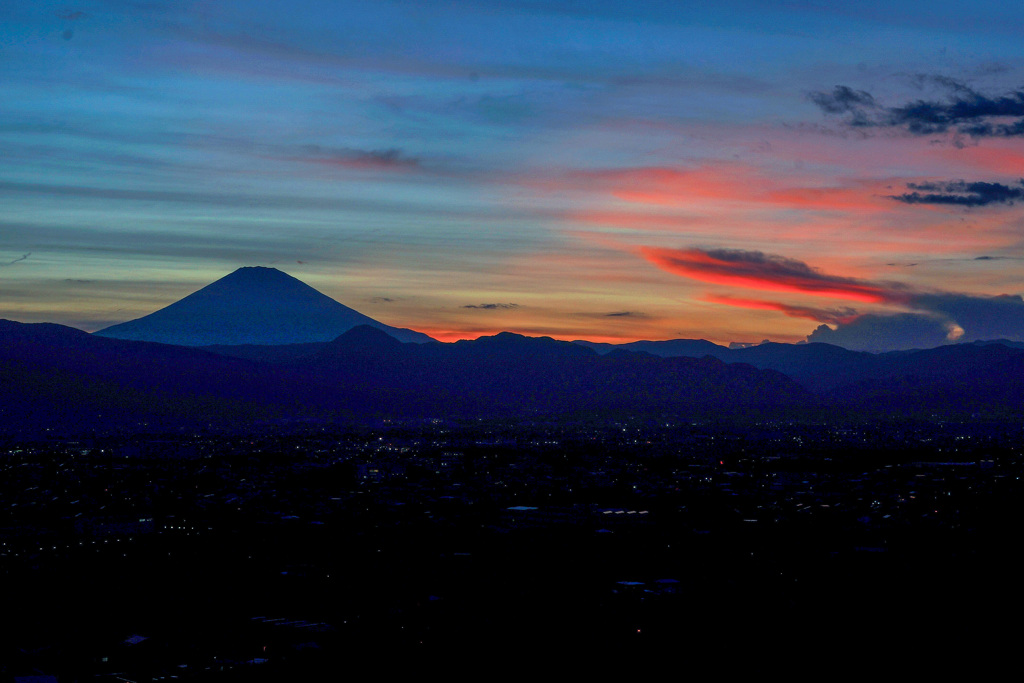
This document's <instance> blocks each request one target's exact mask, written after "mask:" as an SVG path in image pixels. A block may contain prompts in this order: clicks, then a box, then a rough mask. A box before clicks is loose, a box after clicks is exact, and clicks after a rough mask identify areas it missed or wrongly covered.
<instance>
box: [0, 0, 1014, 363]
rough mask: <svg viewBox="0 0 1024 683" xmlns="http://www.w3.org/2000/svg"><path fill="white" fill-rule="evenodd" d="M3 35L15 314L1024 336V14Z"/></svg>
mask: <svg viewBox="0 0 1024 683" xmlns="http://www.w3.org/2000/svg"><path fill="white" fill-rule="evenodd" d="M0 11H2V13H3V21H2V22H0V69H2V70H3V83H4V86H3V88H4V97H3V98H2V99H0V153H2V156H3V159H4V163H3V164H2V165H0V205H2V207H3V209H2V211H0V236H2V237H0V263H2V264H3V265H2V266H0V316H2V317H7V318H12V319H16V320H23V321H26V322H36V321H44V320H45V321H53V322H61V323H65V324H70V325H75V326H79V327H82V328H84V329H98V328H100V327H103V326H105V325H107V324H110V323H113V322H119V321H122V320H126V319H130V318H134V317H138V316H140V315H144V314H146V313H148V312H151V311H152V310H155V309H156V308H159V307H161V306H164V305H166V304H168V303H171V302H172V301H174V300H176V299H178V298H180V297H182V296H184V295H186V294H188V293H190V292H192V291H194V290H195V289H198V288H199V287H201V286H203V285H204V284H206V283H208V282H210V281H212V280H214V279H216V278H218V277H220V276H222V275H224V274H226V273H228V272H230V271H231V270H234V269H235V268H237V267H240V266H245V265H274V266H276V267H278V268H280V269H282V270H284V271H286V272H288V273H290V274H292V275H295V276H296V277H299V278H300V279H302V280H304V281H306V282H308V283H310V284H311V285H313V286H315V287H317V288H318V289H320V290H321V291H324V292H325V293H327V294H329V295H331V296H333V297H335V298H337V299H338V300H340V301H342V302H343V303H346V304H347V305H349V306H352V307H354V308H356V309H358V310H360V311H363V312H365V313H367V314H368V315H371V316H373V317H375V318H378V319H380V320H382V321H384V322H387V323H390V324H396V325H401V326H407V327H413V328H416V329H422V330H424V331H426V332H428V333H432V334H435V335H437V336H439V337H440V338H445V339H454V338H460V337H474V336H477V335H479V334H486V333H491V332H494V331H497V330H501V329H508V330H513V331H518V332H523V333H527V334H548V335H552V336H556V337H560V338H566V339H572V338H581V337H585V338H592V339H598V338H601V339H623V340H629V339H637V338H672V337H704V338H708V339H712V340H715V341H734V340H735V341H755V340H760V339H763V338H771V339H774V340H778V341H798V340H802V339H805V338H807V337H808V335H811V334H812V333H813V335H815V339H820V340H823V341H833V342H837V343H846V344H847V345H851V346H857V345H860V347H862V348H872V346H871V344H872V340H873V339H878V340H884V342H882V341H880V342H879V344H881V345H882V346H885V345H889V346H892V345H895V346H899V345H903V344H909V343H913V344H915V345H920V344H930V343H933V342H934V343H941V342H943V341H953V340H957V339H970V338H975V337H980V336H990V335H997V336H1008V337H1012V338H1020V335H1021V334H1022V333H1024V302H1021V304H1020V306H1019V307H1018V305H1017V300H1018V299H1019V294H1020V293H1021V291H1022V290H1024V286H1022V284H1021V279H1020V273H1021V268H1020V259H1021V258H1024V249H1022V228H1024V222H1022V218H1024V217H1022V212H1021V208H1020V202H1019V201H1018V199H1019V197H1018V195H1017V191H1018V189H1019V187H1018V185H1017V183H1018V181H1019V179H1020V178H1021V176H1024V136H1022V135H1021V134H1018V132H1017V131H1016V129H1015V128H1013V126H1014V125H1015V124H1016V122H1017V121H1019V120H1024V119H1022V117H1021V115H1020V113H1021V112H1020V111H1018V109H1020V108H1021V107H1024V104H1021V105H1020V106H1018V105H1019V104H1020V103H1018V101H1017V100H1016V99H1015V98H1016V97H1017V96H1018V95H1019V94H1020V93H1021V88H1022V84H1024V78H1022V75H1024V73H1022V66H1024V64H1022V57H1021V52H1020V47H1019V46H1020V44H1021V38H1022V35H1021V33H1022V32H1021V29H1020V27H1021V26H1022V25H1024V6H1016V5H1012V4H1009V3H989V4H985V3H952V2H946V3H941V2H940V3H930V4H929V5H928V6H927V9H922V6H921V5H920V3H880V2H877V3H876V2H859V3H845V4H843V5H842V6H839V7H835V6H834V3H816V2H787V3H764V2H756V3H755V2H723V3H716V4H715V6H714V7H713V8H710V9H709V8H703V7H698V6H696V5H693V4H689V3H676V2H643V3H623V2H539V1H538V2H511V1H508V2H504V1H497V0H494V1H482V0H466V1H453V2H418V1H405V2H381V1H373V2H311V1H307V0H298V1H296V2H291V3H280V2H159V1H156V2H145V1H139V2H83V3H74V4H60V3H49V2H33V3H17V4H14V5H13V6H11V7H5V8H4V9H3V10H0ZM917 104H921V105H925V106H915V105H917ZM971 107H974V108H973V109H971ZM965 112H966V113H965ZM957 183H960V184H957ZM978 183H983V185H979V184H978ZM915 193H916V195H915ZM757 254H760V255H761V257H760V258H759V257H758V256H756V255H757ZM26 255H27V256H26ZM23 257H24V258H23ZM758 264H760V265H758ZM793 264H801V266H794V265H793ZM801 267H805V268H806V269H808V271H807V272H810V273H812V274H813V277H811V278H810V279H809V280H800V279H799V278H796V275H797V274H798V273H797V271H798V270H800V268H801ZM794 268H796V270H793V269H794ZM737 269H740V270H737ZM758 269H760V270H758ZM787 269H788V270H787ZM755 270H756V273H754V271H755ZM726 271H728V272H726ZM752 273H754V274H753V275H752ZM727 275H728V276H727ZM755 275H756V276H755ZM759 278H760V279H759ZM773 278H774V279H773ZM794 278H796V279H794ZM844 282H845V283H846V284H847V285H849V283H850V282H854V283H856V284H857V287H855V288H853V289H851V288H849V287H846V288H844V287H843V286H837V285H836V283H839V284H840V285H842V283H844ZM822 283H826V284H822ZM787 287H788V288H787ZM863 287H870V288H873V289H871V291H878V292H882V294H880V295H879V296H878V297H876V298H874V299H872V300H862V299H857V298H853V299H850V298H844V297H849V296H851V295H853V294H856V292H858V291H862V289H863ZM816 288H817V289H816ZM855 290H856V291H855ZM1014 297H1017V298H1016V299H1015V298H1014ZM949 301H956V302H958V303H957V305H956V306H953V305H946V304H945V303H943V304H941V305H940V304H939V303H937V302H949ZM492 303H494V304H502V306H494V307H481V305H482V304H492ZM960 304H962V305H960ZM991 310H998V311H1000V314H999V315H993V316H989V317H985V316H984V315H981V314H978V315H973V314H972V313H971V312H973V311H991ZM980 321H981V322H980ZM822 325H824V326H825V327H824V329H822Z"/></svg>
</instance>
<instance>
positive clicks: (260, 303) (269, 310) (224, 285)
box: [95, 266, 432, 346]
mask: <svg viewBox="0 0 1024 683" xmlns="http://www.w3.org/2000/svg"><path fill="white" fill-rule="evenodd" d="M357 325H369V326H370V327H376V328H377V329H380V330H384V331H385V332H387V333H388V334H390V335H391V336H393V337H394V338H395V339H398V340H399V341H403V342H417V343H423V342H429V341H432V339H431V338H430V337H428V336H427V335H425V334H423V333H421V332H415V331H413V330H408V329H404V328H397V327H391V326H390V325H385V324H384V323H382V322H379V321H377V320H374V319H373V318H371V317H369V316H366V315H363V314H362V313H360V312H359V311H356V310H353V309H351V308H349V307H348V306H345V305H344V304H341V303H338V302H337V301H335V300H334V299H332V298H330V297H329V296H327V295H325V294H322V293H321V292H318V291H317V290H315V289H313V288H312V287H310V286H309V285H307V284H306V283H304V282H302V281H301V280H298V279H296V278H294V277H292V276H291V275H288V274H287V273H283V272H281V271H280V270H278V269H276V268H264V267H260V266H254V267H248V268H239V269H238V270H236V271H234V272H233V273H231V274H229V275H226V276H224V277H222V278H221V279H219V280H217V281H216V282H214V283H212V284H209V285H207V286H206V287H203V288H202V289H200V290H199V291H197V292H194V293H192V294H189V295H188V296H186V297H185V298H184V299H181V300H180V301H176V302H175V303H173V304H171V305H170V306H167V307H165V308H161V309H160V310H159V311H156V312H154V313H150V314H149V315H146V316H143V317H141V318H138V319H136V320H130V321H128V322H124V323H120V324H118V325H111V326H110V327H107V328H105V329H102V330H99V331H98V332H96V333H95V334H96V335H98V336H100V337H111V338H114V339H130V340H133V341H153V342H160V343H163V344H178V345H181V346H209V345H212V344H274V345H276V344H301V343H308V342H327V341H330V340H332V339H334V338H335V337H337V336H338V335H340V334H342V333H343V332H345V331H347V330H350V329H352V328H353V327H356V326H357Z"/></svg>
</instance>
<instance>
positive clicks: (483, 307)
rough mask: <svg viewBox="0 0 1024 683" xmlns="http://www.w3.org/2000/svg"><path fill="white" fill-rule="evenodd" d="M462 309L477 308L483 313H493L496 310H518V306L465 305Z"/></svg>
mask: <svg viewBox="0 0 1024 683" xmlns="http://www.w3.org/2000/svg"><path fill="white" fill-rule="evenodd" d="M463 308H478V309H482V310H485V311H494V310H497V309H508V308H519V304H467V305H465V306H463Z"/></svg>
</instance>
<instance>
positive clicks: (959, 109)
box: [808, 75, 1024, 137]
mask: <svg viewBox="0 0 1024 683" xmlns="http://www.w3.org/2000/svg"><path fill="white" fill-rule="evenodd" d="M916 78H917V80H918V82H919V83H923V82H924V80H925V79H927V80H928V81H929V82H931V83H933V84H936V85H938V86H940V87H941V88H942V89H944V90H946V91H947V92H948V94H947V95H946V97H945V98H941V99H919V100H914V101H912V102H908V103H906V104H903V105H901V106H895V107H882V106H879V105H878V103H877V102H876V101H875V99H874V97H873V96H872V95H871V94H870V93H868V92H866V91H864V90H853V89H852V88H850V87H848V86H844V85H839V86H836V87H835V88H834V89H833V90H832V91H831V92H822V91H817V92H812V93H810V94H809V95H808V97H809V99H810V100H811V101H812V102H813V103H814V104H816V105H817V106H818V107H819V108H820V109H821V110H822V111H823V112H824V113H826V114H833V115H845V116H846V122H847V124H849V125H851V126H857V127H889V128H902V129H904V130H906V131H907V132H909V133H911V134H914V135H935V134H939V133H946V132H956V133H960V134H963V135H969V136H971V137H1019V136H1022V135H1024V89H1017V90H1012V91H1010V92H1007V93H1004V94H1002V95H997V96H991V95H985V94H982V93H979V92H978V91H976V90H974V89H973V88H971V87H969V86H968V85H966V84H964V83H962V82H960V81H957V80H955V79H952V78H948V77H944V76H930V77H927V76H922V75H919V76H917V77H916Z"/></svg>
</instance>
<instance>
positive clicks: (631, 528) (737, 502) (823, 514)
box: [0, 419, 1024, 681]
mask: <svg viewBox="0 0 1024 683" xmlns="http://www.w3.org/2000/svg"><path fill="white" fill-rule="evenodd" d="M1021 437H1022V428H1021V425H1020V424H1019V423H1017V424H1013V425H1008V424H1000V423H989V424H970V423H962V422H960V423H958V422H941V421H937V422H933V423H918V422H913V421H907V422H905V423H890V424H871V425H855V424H842V425H836V424H810V423H806V424H800V423H784V422H778V423H762V424H749V425H740V424H725V423H720V424H716V423H713V422H698V423H688V422H676V421H666V422H658V423H652V422H650V421H643V420H631V421H621V422H609V423H607V424H586V423H574V422H569V421H551V422H527V421H482V420H481V421H473V422H461V423H460V422H449V421H446V420H442V419H435V420H429V421H418V422H408V423H398V424H390V425H377V426H375V427H373V428H365V429H360V430H358V431H347V432H335V431H331V430H328V429H326V428H321V429H310V430H294V431H290V432H289V433H282V432H263V433H258V434H255V433H254V434H251V435H246V436H228V435H212V434H207V435H201V434H194V435H187V436H184V435H180V434H179V435H163V436H145V437H142V436H138V437H125V438H119V437H103V438H94V439H80V440H75V441H66V440H60V439H53V440H47V439H39V440H36V441H28V442H23V443H17V444H15V443H8V444H5V445H4V447H3V448H4V458H3V476H2V478H0V481H2V486H3V489H2V491H0V494H2V498H0V499H2V500H3V501H4V508H3V510H2V511H0V514H2V517H0V539H2V540H0V543H2V546H0V547H2V554H0V571H2V573H3V576H4V580H5V583H6V585H8V586H17V590H12V591H7V592H5V595H4V602H5V603H6V604H5V607H4V612H5V613H6V614H8V615H12V616H13V615H17V618H16V620H15V623H16V626H17V629H16V632H15V633H14V634H13V635H12V636H10V637H8V638H7V639H6V640H5V642H4V652H3V653H2V655H0V657H2V660H3V661H4V662H5V666H4V669H3V674H4V675H5V676H6V677H7V678H6V680H18V677H19V676H22V677H23V676H29V675H31V674H33V673H34V672H35V673H38V672H46V673H47V674H48V675H51V676H53V677H54V678H55V679H56V680H60V681H63V680H81V681H93V680H95V681H99V680H111V678H110V677H111V676H115V677H117V678H119V679H120V680H147V681H148V680H169V679H171V678H172V677H176V679H178V680H218V681H219V680H284V679H289V680H297V679H299V678H302V677H306V676H314V675H330V674H331V673H332V672H337V671H338V670H339V668H340V667H343V666H344V663H345V662H349V661H351V660H352V658H359V659H362V658H367V657H369V658H380V657H386V658H391V661H392V663H391V664H390V665H389V666H391V667H392V669H394V670H398V669H402V668H403V667H408V668H409V670H411V669H412V668H415V667H416V666H421V665H423V664H424V663H426V662H433V663H435V664H437V663H441V662H444V661H447V660H449V659H450V658H452V657H459V656H460V653H465V652H477V653H479V652H499V651H501V652H506V653H516V652H520V653H521V655H520V656H535V655H536V654H537V653H538V652H543V651H547V650H555V649H557V650H558V651H560V652H561V653H562V654H563V655H569V654H571V653H573V652H583V651H584V650H585V649H586V648H593V647H597V648H607V649H608V650H609V652H615V653H619V654H630V655H635V656H644V657H647V658H651V657H662V658H667V657H669V656H686V654H685V653H687V652H689V653H690V656H694V655H695V654H696V653H697V652H703V653H705V655H706V654H707V653H709V652H724V651H725V650H726V649H730V648H740V649H743V650H744V651H748V652H750V651H766V650H767V649H768V648H769V647H784V643H789V645H790V646H792V645H793V644H796V643H801V644H802V645H801V647H809V648H812V649H820V648H823V647H828V646H829V645H830V644H831V645H832V646H833V647H834V646H835V643H836V642H837V641H850V640H851V639H854V640H855V639H856V638H857V637H858V636H862V635H863V634H864V633H865V629H866V630H867V632H869V633H870V634H871V637H872V638H873V639H876V640H878V641H879V643H883V645H881V646H882V647H885V645H884V643H885V642H889V646H890V647H891V646H893V644H894V643H895V642H898V641H899V639H900V638H902V637H903V636H901V633H903V632H905V631H908V630H909V631H912V632H914V633H915V635H916V636H917V637H933V638H936V639H938V640H939V642H945V641H946V640H948V639H957V640H958V641H959V642H960V643H961V644H963V643H965V642H968V640H969V642H975V639H982V638H985V637H987V635H986V634H987V630H988V629H993V628H994V624H992V623H990V622H988V621H987V620H988V618H989V617H990V616H991V615H992V614H993V613H994V612H995V610H994V609H993V603H998V604H999V605H1000V607H999V609H1000V610H1013V609H1015V608H1016V607H1018V606H1019V605H1020V589H1019V586H1018V584H1017V582H1016V580H1015V575H1016V566H1017V565H1016V562H1015V559H1014V558H1015V557H1016V549H1015V548H1013V547H1010V546H1008V544H1007V539H1008V538H1012V537H1013V536H1014V531H1015V529H1017V528H1019V525H1020V523H1021V516H1022V514H1024V513H1022V512H1021V511H1020V509H1019V500H1020V496H1021V493H1022V486H1024V485H1022V483H1021V481H1020V475H1021V473H1022V469H1024V461H1022V452H1021V447H1020V444H1021V442H1022V441H1021ZM12 677H13V678H12Z"/></svg>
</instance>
